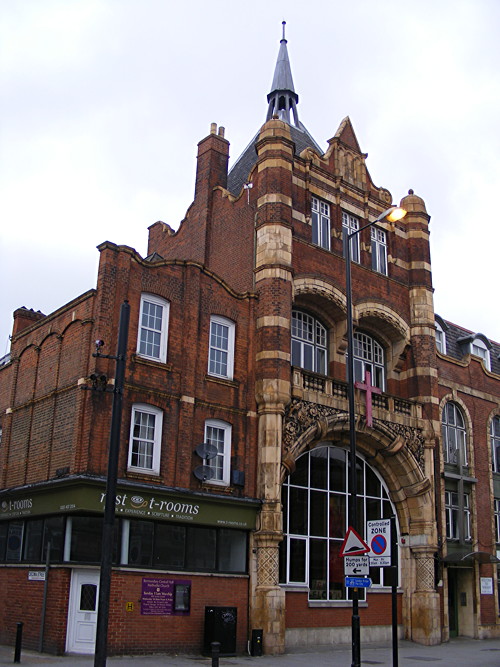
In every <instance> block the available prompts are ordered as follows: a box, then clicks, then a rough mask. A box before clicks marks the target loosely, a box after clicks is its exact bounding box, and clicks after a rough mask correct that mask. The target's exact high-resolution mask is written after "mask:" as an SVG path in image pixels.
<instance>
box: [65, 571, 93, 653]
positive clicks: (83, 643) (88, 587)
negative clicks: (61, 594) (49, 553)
mask: <svg viewBox="0 0 500 667" xmlns="http://www.w3.org/2000/svg"><path fill="white" fill-rule="evenodd" d="M98 597H99V571H95V570H73V571H72V573H71V588H70V594H69V605H68V627H67V632H66V651H67V652H68V653H82V654H86V655H89V654H93V653H94V651H95V637H96V629H97V602H98Z"/></svg>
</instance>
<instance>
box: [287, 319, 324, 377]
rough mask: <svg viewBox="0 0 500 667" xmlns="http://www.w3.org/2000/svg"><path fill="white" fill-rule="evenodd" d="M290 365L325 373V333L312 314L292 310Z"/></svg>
mask: <svg viewBox="0 0 500 667" xmlns="http://www.w3.org/2000/svg"><path fill="white" fill-rule="evenodd" d="M292 366H298V367H300V368H303V369H305V370H306V371H313V372H314V373H322V374H323V375H326V374H327V333H326V329H325V327H324V326H323V325H322V324H321V322H319V320H317V319H316V318H315V317H312V315H309V314H308V313H304V312H303V311H301V310H294V311H292Z"/></svg>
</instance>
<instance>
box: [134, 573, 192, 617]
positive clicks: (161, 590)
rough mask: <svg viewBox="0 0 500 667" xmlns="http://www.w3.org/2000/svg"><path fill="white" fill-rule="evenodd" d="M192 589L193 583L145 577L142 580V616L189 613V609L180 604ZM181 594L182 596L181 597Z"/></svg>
mask: <svg viewBox="0 0 500 667" xmlns="http://www.w3.org/2000/svg"><path fill="white" fill-rule="evenodd" d="M190 587H191V581H187V580H180V579H160V578H156V577H155V578H152V577H151V578H150V577H147V578H146V577H144V578H143V580H142V595H141V615H143V616H171V615H172V614H185V613H186V612H187V613H189V607H187V608H186V607H185V606H183V604H182V602H181V603H180V602H179V599H180V597H183V598H185V591H186V590H187V589H189V588H190ZM179 594H182V596H180V595H179Z"/></svg>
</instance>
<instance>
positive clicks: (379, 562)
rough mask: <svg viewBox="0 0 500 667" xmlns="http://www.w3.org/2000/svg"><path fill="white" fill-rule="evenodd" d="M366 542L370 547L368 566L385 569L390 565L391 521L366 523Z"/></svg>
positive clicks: (379, 520)
mask: <svg viewBox="0 0 500 667" xmlns="http://www.w3.org/2000/svg"><path fill="white" fill-rule="evenodd" d="M366 541H367V542H368V544H369V546H370V553H369V554H367V555H368V556H369V557H370V565H371V566H372V567H374V566H379V567H387V566H389V565H390V564H391V559H390V557H391V520H390V519H378V520H376V521H367V522H366Z"/></svg>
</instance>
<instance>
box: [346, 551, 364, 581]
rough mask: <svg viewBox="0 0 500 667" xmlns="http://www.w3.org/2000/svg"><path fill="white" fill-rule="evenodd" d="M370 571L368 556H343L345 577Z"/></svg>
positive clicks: (357, 575) (361, 574) (358, 575)
mask: <svg viewBox="0 0 500 667" xmlns="http://www.w3.org/2000/svg"><path fill="white" fill-rule="evenodd" d="M369 573H370V559H369V558H368V556H344V574H345V576H346V577H361V576H363V575H365V574H369Z"/></svg>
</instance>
